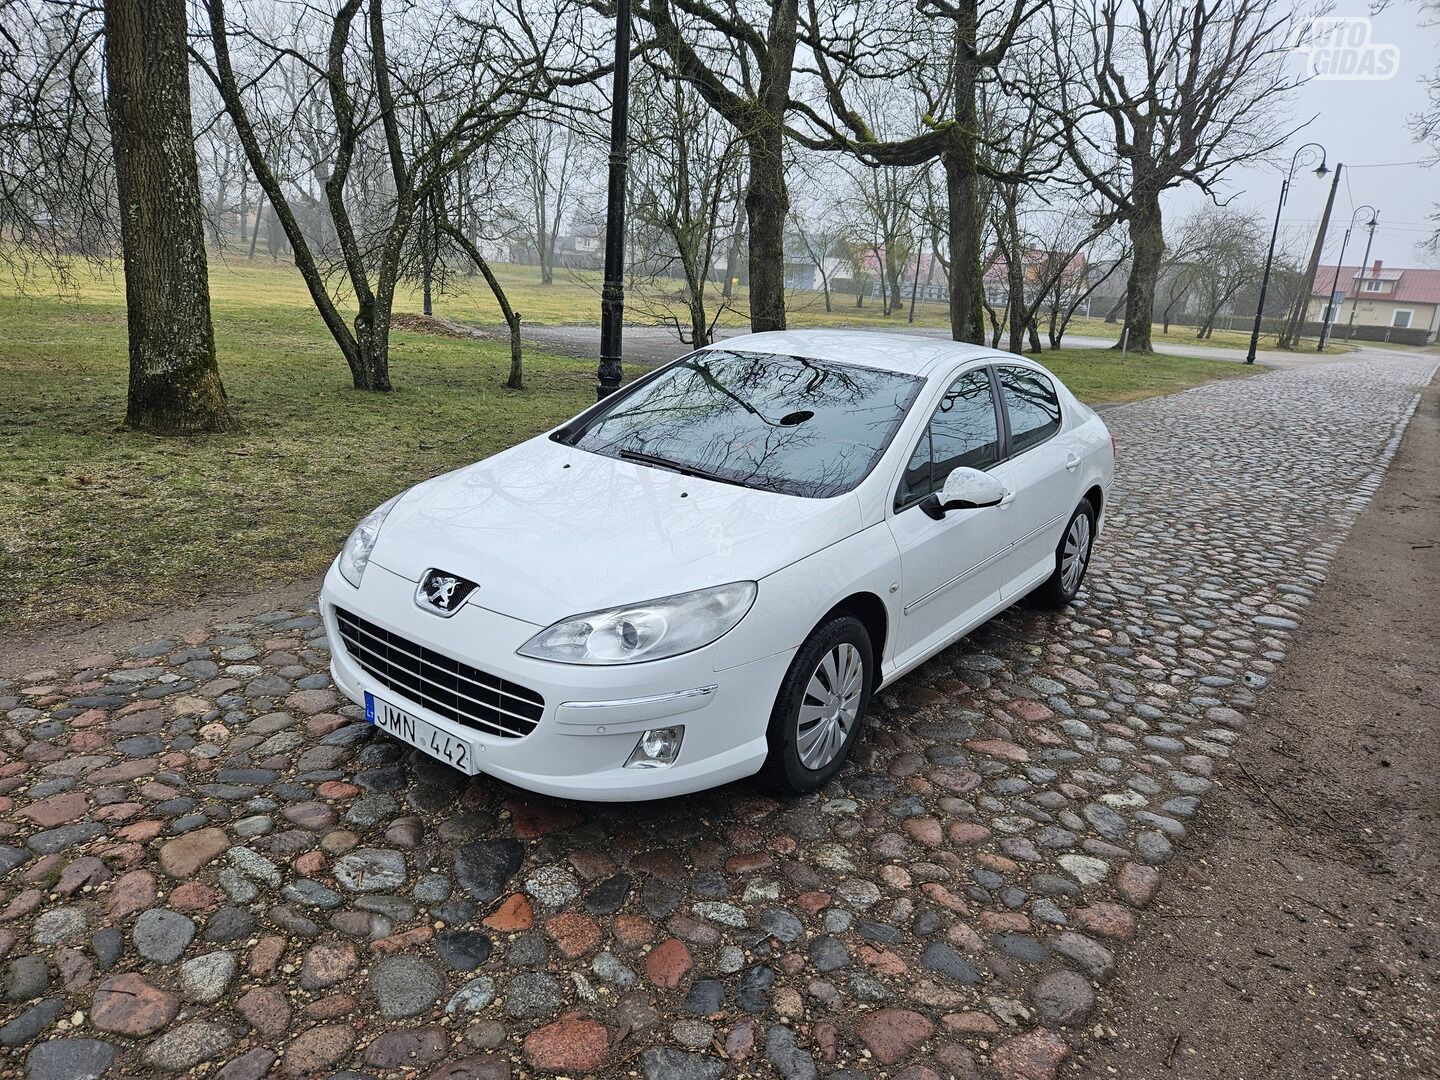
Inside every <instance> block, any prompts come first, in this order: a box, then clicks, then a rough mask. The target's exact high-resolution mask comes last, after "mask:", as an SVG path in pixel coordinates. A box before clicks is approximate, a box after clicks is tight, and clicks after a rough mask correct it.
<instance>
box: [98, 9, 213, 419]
mask: <svg viewBox="0 0 1440 1080" xmlns="http://www.w3.org/2000/svg"><path fill="white" fill-rule="evenodd" d="M185 31H186V27H185V3H184V0H107V3H106V5H105V74H106V90H107V92H106V107H107V111H108V113H109V116H110V138H111V142H112V144H113V146H114V151H115V181H116V193H117V196H118V198H119V205H120V235H121V240H122V243H123V245H124V249H125V315H126V319H125V325H126V330H127V332H128V334H129V338H130V386H129V393H128V394H127V396H126V402H125V422H126V423H127V424H129V425H130V426H131V427H134V428H139V429H141V430H144V431H153V432H156V433H158V434H163V435H188V434H193V433H195V432H202V431H224V430H225V429H226V428H227V427H229V426H230V413H229V410H228V409H227V408H226V407H225V388H224V386H222V385H221V383H220V369H219V367H218V366H217V364H216V362H215V333H214V330H213V329H212V327H211V325H210V280H209V271H208V268H207V266H206V263H205V226H204V217H203V214H202V212H201V208H200V175H199V169H198V167H197V166H196V163H195V137H194V134H193V133H192V131H191V127H190V72H189V62H188V59H187V56H186V44H185Z"/></svg>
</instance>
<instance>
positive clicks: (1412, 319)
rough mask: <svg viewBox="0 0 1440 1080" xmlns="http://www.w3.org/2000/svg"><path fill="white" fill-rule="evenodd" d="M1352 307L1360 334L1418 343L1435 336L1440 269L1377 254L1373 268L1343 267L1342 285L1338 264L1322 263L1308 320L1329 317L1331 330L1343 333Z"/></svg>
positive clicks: (1439, 316)
mask: <svg viewBox="0 0 1440 1080" xmlns="http://www.w3.org/2000/svg"><path fill="white" fill-rule="evenodd" d="M1332 287H1333V289H1334V295H1333V296H1332V295H1331V290H1332ZM1357 301H1358V303H1357ZM1352 309H1353V310H1354V313H1355V321H1354V325H1355V331H1356V332H1355V336H1356V337H1360V338H1368V339H1369V340H1372V341H1374V340H1386V341H1404V342H1410V343H1411V344H1416V345H1423V344H1426V343H1428V342H1432V341H1434V340H1435V335H1436V331H1437V330H1440V270H1411V269H1392V268H1389V267H1386V266H1385V264H1384V263H1382V262H1381V261H1380V260H1379V259H1376V260H1375V264H1374V265H1373V266H1371V267H1370V268H1369V269H1368V270H1367V269H1365V268H1364V267H1360V266H1342V267H1340V279H1339V284H1338V285H1337V284H1336V281H1335V266H1334V264H1331V265H1330V266H1321V267H1320V269H1319V271H1317V272H1316V274H1315V287H1314V288H1313V289H1312V290H1311V296H1310V307H1309V309H1308V311H1307V312H1306V316H1305V317H1306V320H1307V321H1309V322H1313V323H1320V322H1321V321H1323V320H1324V319H1325V318H1327V317H1329V318H1330V320H1331V323H1332V331H1331V332H1332V333H1335V334H1342V335H1343V333H1344V332H1345V327H1347V326H1348V325H1349V324H1350V314H1351V310H1352Z"/></svg>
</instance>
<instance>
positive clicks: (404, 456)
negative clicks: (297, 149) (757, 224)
mask: <svg viewBox="0 0 1440 1080" xmlns="http://www.w3.org/2000/svg"><path fill="white" fill-rule="evenodd" d="M211 285H212V294H213V296H212V308H213V312H214V319H215V326H216V336H217V346H218V350H219V357H220V368H221V374H222V376H223V378H224V381H225V385H226V388H227V391H228V394H229V400H230V406H231V409H232V411H233V414H234V419H235V422H236V423H235V428H234V430H233V431H231V432H228V433H227V434H224V435H215V436H205V437H199V438H194V439H184V440H178V439H176V440H165V439H158V438H154V437H151V436H147V435H141V434H137V433H135V432H132V431H128V430H126V429H124V428H123V427H121V426H120V422H121V419H122V418H123V415H124V389H125V370H126V353H125V312H124V305H123V299H122V296H121V293H120V290H119V287H118V285H117V283H116V282H115V281H114V280H113V279H110V278H98V279H93V280H92V279H84V280H82V282H81V284H80V286H79V287H78V288H77V290H75V291H74V292H73V293H67V294H65V295H64V296H57V294H56V293H55V291H54V289H53V286H49V287H41V286H39V285H37V286H35V287H34V288H32V289H31V290H30V291H29V294H28V295H27V296H25V297H15V296H13V295H5V296H3V297H0V597H3V598H4V603H3V605H0V631H6V632H25V633H30V632H34V631H38V630H41V629H43V628H44V627H45V626H46V625H50V624H55V623H58V622H63V621H69V620H86V621H91V620H102V619H108V618H114V617H118V616H121V615H125V614H128V613H133V612H135V611H137V610H143V609H146V608H150V607H155V606H160V605H183V604H185V603H187V602H190V601H194V600H196V599H198V598H200V597H201V596H202V595H204V594H206V593H208V592H212V591H214V590H224V591H227V592H234V591H243V590H246V589H250V588H258V587H262V586H264V585H267V584H273V583H275V582H278V581H283V580H287V579H291V578H294V577H296V576H298V575H305V574H316V573H318V572H319V571H320V570H322V569H323V568H324V566H325V565H326V564H327V563H328V562H329V560H330V559H331V557H332V556H333V554H334V552H335V551H336V550H337V549H338V547H339V545H340V543H341V542H342V541H343V539H344V537H345V535H346V533H347V532H348V531H349V530H350V528H351V526H352V525H353V524H354V522H355V520H356V519H357V518H359V517H360V516H361V515H362V514H363V513H364V512H365V511H367V510H369V509H370V508H371V507H373V506H374V505H376V504H377V503H379V502H381V501H383V500H384V499H385V498H387V497H389V496H390V495H392V494H394V493H395V492H396V491H399V490H401V489H402V488H404V487H407V486H408V485H410V484H413V483H415V482H416V481H418V480H421V479H423V478H425V477H429V476H433V475H435V474H437V473H440V472H444V471H446V470H448V469H452V468H455V467H457V466H459V465H462V464H464V463H467V462H470V461H474V460H476V459H478V458H481V457H484V456H486V455H488V454H491V453H493V452H495V451H497V450H499V449H501V448H503V447H506V446H509V445H511V444H513V443H515V442H517V441H519V440H521V439H524V438H526V437H528V436H530V435H533V434H535V433H536V432H539V431H542V430H544V429H545V428H547V427H550V426H553V425H554V424H556V423H558V422H559V421H561V420H562V419H564V418H565V417H567V416H570V415H572V414H573V413H575V412H577V411H578V410H579V409H581V408H582V407H583V406H585V405H586V404H587V403H588V402H590V401H591V400H593V386H594V371H593V365H592V364H591V363H589V362H582V361H577V360H571V359H567V358H561V357H555V356H549V355H544V354H536V353H529V354H527V356H526V369H527V370H526V377H527V389H525V390H524V391H521V392H514V391H507V390H504V389H503V388H502V383H503V382H504V379H505V375H506V372H507V369H508V364H509V355H508V349H507V348H505V347H503V346H500V345H496V344H491V343H488V342H480V341H474V340H469V339H462V338H456V337H450V336H442V335H439V334H430V333H415V332H409V331H403V330H399V331H396V332H395V334H394V339H393V345H392V352H391V367H392V378H393V381H394V385H395V388H396V389H395V391H394V392H393V393H391V394H385V395H381V394H364V393H358V392H356V391H354V390H352V389H351V388H350V380H349V373H348V371H347V369H346V367H345V365H344V362H343V361H342V359H341V358H340V355H339V352H338V350H337V349H336V347H335V345H334V343H333V342H332V341H331V339H330V337H329V336H328V334H326V332H325V330H324V328H323V326H322V325H321V323H320V321H319V319H318V317H317V316H316V315H315V313H314V311H313V309H312V308H311V307H310V304H309V299H308V297H307V296H306V294H305V292H304V289H303V287H302V285H301V283H300V280H299V276H298V275H297V274H296V273H295V271H294V270H293V268H291V267H289V266H287V265H272V264H270V263H269V261H268V260H261V261H257V263H255V264H253V265H251V264H248V263H245V262H244V261H243V260H242V261H240V262H239V263H234V262H232V263H229V264H227V263H226V262H224V261H223V260H221V259H218V258H216V259H215V260H214V261H213V262H212V267H211ZM472 288H473V286H472ZM574 288H575V286H573V285H572V286H567V287H565V288H564V289H562V288H561V287H559V286H557V287H556V288H555V290H554V291H553V292H552V291H550V290H546V289H544V288H542V287H541V286H540V285H539V284H538V283H536V284H533V285H530V284H525V283H521V284H520V285H517V288H516V292H517V297H524V298H526V299H525V300H524V301H523V302H527V303H531V302H532V301H531V300H530V299H529V298H531V297H533V298H534V299H533V303H532V306H533V308H534V309H535V310H537V311H538V310H548V311H552V312H556V313H558V312H561V311H564V310H567V307H569V309H570V310H572V311H573V305H574V303H575V301H574V296H575V293H574V292H573V289H574ZM567 291H569V294H570V297H571V298H570V299H569V300H564V299H557V298H558V297H561V296H563V295H564V294H565V293H566V292H567ZM485 299H486V300H488V296H487V297H486V298H485ZM520 302H522V301H520V300H517V303H520ZM418 308H419V303H418V299H417V298H416V297H414V296H413V295H407V296H404V297H402V298H401V300H400V302H399V303H398V304H397V308H396V310H397V312H407V311H409V312H413V311H416V310H418ZM481 308H482V303H481V299H480V298H478V297H477V296H476V295H475V294H474V292H473V291H470V290H467V291H464V292H462V291H459V290H455V291H452V292H448V293H447V294H446V295H445V296H444V297H442V298H441V299H440V301H439V303H438V304H437V313H439V314H445V315H449V316H450V317H452V318H456V319H465V320H467V321H475V322H483V321H486V320H487V317H486V314H485V312H484V311H483V310H481ZM491 310H492V311H493V304H492V306H491ZM522 310H523V308H522ZM822 314H823V313H822ZM810 320H811V316H809V315H806V316H805V317H804V318H803V320H802V319H801V318H799V317H797V319H796V321H797V323H800V322H804V323H807V324H815V325H818V324H822V323H826V322H827V320H825V319H823V318H819V317H816V318H814V319H813V323H811V322H810ZM572 321H573V319H572ZM839 321H840V320H829V322H830V323H831V324H833V323H835V322H839ZM869 325H873V324H869ZM1044 359H1045V361H1046V363H1048V364H1050V365H1051V366H1052V367H1053V368H1054V370H1055V371H1056V372H1057V373H1058V374H1059V375H1060V376H1061V377H1062V378H1064V379H1065V380H1066V381H1067V382H1068V383H1069V385H1070V386H1071V387H1072V388H1073V389H1074V390H1075V391H1076V392H1077V393H1078V394H1079V395H1080V396H1081V397H1083V398H1085V399H1086V400H1090V401H1122V400H1132V399H1134V398H1139V397H1145V396H1149V395H1153V394H1163V393H1169V392H1172V391H1175V390H1180V389H1183V388H1185V387H1187V386H1193V385H1196V384H1198V383H1201V382H1205V381H1207V380H1210V379H1216V378H1234V377H1240V376H1243V375H1248V374H1253V373H1254V369H1247V368H1245V367H1243V366H1242V365H1237V364H1235V363H1233V362H1228V361H1212V360H1199V359H1185V358H1179V357H1150V358H1140V357H1136V356H1133V355H1132V356H1130V357H1128V358H1125V359H1121V358H1120V357H1118V356H1117V355H1116V354H1114V353H1111V352H1108V351H1101V350H1092V351H1084V350H1063V351H1061V352H1058V353H1047V354H1046V356H1045V357H1044Z"/></svg>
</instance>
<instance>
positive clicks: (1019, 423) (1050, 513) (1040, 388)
mask: <svg viewBox="0 0 1440 1080" xmlns="http://www.w3.org/2000/svg"><path fill="white" fill-rule="evenodd" d="M994 371H995V384H996V388H997V390H998V391H999V394H1000V403H1001V406H1002V413H1003V419H1004V421H1005V424H1006V431H1007V435H1008V439H1007V449H1008V456H1007V458H1006V460H1005V461H1003V462H1001V463H1000V464H999V465H997V466H996V467H995V470H994V471H995V475H996V476H998V477H999V478H1000V479H1001V480H1003V481H1004V483H1005V486H1006V487H1008V488H1010V490H1011V491H1013V492H1014V493H1015V494H1014V500H1013V502H1012V503H1011V504H1010V505H1009V506H1008V507H1007V508H1006V510H1007V513H1008V514H1009V516H1010V525H1011V528H1012V530H1013V533H1014V540H1015V549H1014V551H1013V552H1011V554H1010V555H1009V556H1008V557H1007V558H1006V559H1005V563H1006V573H1005V580H1004V582H1003V583H1002V584H1001V592H1002V593H1003V595H1005V596H1006V597H1012V596H1015V595H1018V594H1019V593H1021V592H1023V591H1025V590H1026V589H1028V588H1029V587H1030V586H1032V585H1034V584H1035V583H1036V582H1037V581H1043V580H1044V579H1045V578H1046V577H1048V576H1049V575H1050V573H1051V571H1053V570H1054V566H1053V565H1052V560H1053V557H1054V553H1055V546H1056V545H1057V544H1058V543H1059V542H1060V533H1061V531H1062V530H1063V529H1064V528H1065V525H1066V523H1067V521H1068V520H1069V516H1070V512H1071V511H1072V510H1074V509H1075V504H1076V503H1077V502H1078V501H1079V499H1080V495H1079V491H1078V490H1077V489H1078V485H1079V482H1080V476H1079V466H1080V447H1079V446H1078V443H1077V440H1076V439H1075V437H1074V436H1073V435H1070V434H1067V433H1066V427H1065V417H1064V415H1063V412H1062V409H1061V406H1060V396H1059V394H1057V393H1056V391H1055V385H1054V383H1053V382H1052V381H1051V380H1050V378H1049V377H1048V376H1047V375H1046V374H1045V373H1044V372H1041V371H1036V370H1034V369H1033V368H1027V367H1020V366H1019V365H1014V364H997V365H996V366H995V368H994Z"/></svg>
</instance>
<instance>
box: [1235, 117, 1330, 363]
mask: <svg viewBox="0 0 1440 1080" xmlns="http://www.w3.org/2000/svg"><path fill="white" fill-rule="evenodd" d="M1302 158H1303V159H1304V163H1305V165H1307V166H1308V165H1309V164H1310V163H1311V162H1312V161H1315V160H1316V159H1317V158H1318V159H1319V161H1320V164H1319V165H1317V166H1316V167H1315V175H1316V176H1324V175H1325V174H1326V173H1328V172H1329V171H1330V169H1329V167H1328V166H1327V165H1326V164H1325V158H1326V154H1325V148H1324V147H1323V146H1321V145H1320V144H1319V143H1313V142H1312V143H1306V144H1305V145H1304V146H1302V147H1300V149H1299V150H1296V151H1295V156H1294V157H1292V158H1291V159H1290V169H1289V171H1288V172H1286V174H1285V180H1284V182H1283V183H1282V184H1281V185H1280V204H1279V205H1278V206H1276V207H1275V227H1274V228H1273V229H1271V230H1270V249H1269V250H1268V251H1267V252H1266V253H1265V272H1264V274H1262V275H1261V277H1260V302H1259V303H1258V304H1256V305H1255V327H1254V329H1252V330H1251V331H1250V349H1249V351H1248V352H1246V354H1245V363H1247V364H1253V363H1254V362H1255V350H1256V349H1257V348H1259V346H1260V320H1261V319H1263V318H1264V317H1265V294H1266V292H1268V291H1269V289H1270V264H1271V263H1272V262H1274V261H1275V240H1276V238H1277V237H1278V236H1279V235H1280V212H1281V211H1282V210H1284V209H1285V198H1286V196H1288V195H1289V194H1290V184H1291V183H1292V182H1293V181H1294V179H1295V170H1296V169H1298V168H1299V167H1300V164H1301V159H1302Z"/></svg>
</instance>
